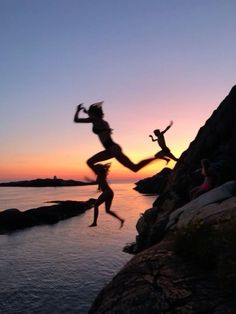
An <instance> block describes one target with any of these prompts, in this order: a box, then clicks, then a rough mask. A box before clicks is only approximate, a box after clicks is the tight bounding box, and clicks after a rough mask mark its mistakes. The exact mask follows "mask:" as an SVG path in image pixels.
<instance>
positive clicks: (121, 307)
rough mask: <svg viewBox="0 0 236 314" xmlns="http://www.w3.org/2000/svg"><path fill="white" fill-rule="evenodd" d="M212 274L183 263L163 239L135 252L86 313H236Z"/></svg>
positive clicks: (235, 304)
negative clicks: (139, 251) (140, 251)
mask: <svg viewBox="0 0 236 314" xmlns="http://www.w3.org/2000/svg"><path fill="white" fill-rule="evenodd" d="M235 309H236V299H235V298H234V294H233V293H232V291H231V290H227V289H225V288H224V289H223V288H222V287H221V286H220V285H219V282H218V281H217V278H216V277H215V274H214V273H210V272H209V271H208V272H207V273H206V272H205V271H201V270H199V269H196V268H195V267H193V265H191V264H188V263H186V262H183V260H182V259H181V258H180V257H179V256H177V255H176V254H175V253H174V252H173V250H172V241H171V239H166V240H165V241H163V242H161V243H160V244H157V245H155V246H153V247H152V248H149V249H147V250H145V251H143V252H142V253H139V254H138V255H136V256H135V257H134V258H133V259H132V260H131V261H130V262H129V263H128V264H127V265H126V266H125V267H124V268H123V269H122V270H121V271H120V272H119V273H118V275H116V276H115V277H114V278H113V280H112V281H111V282H110V283H109V284H108V285H107V286H106V287H105V288H104V289H103V290H102V291H101V292H100V293H99V295H98V297H97V298H96V300H95V302H94V303H93V305H92V307H91V309H90V311H89V313H90V314H95V313H99V314H100V313H104V314H105V313H107V314H108V313H119V314H122V313H124V314H146V313H148V314H149V313H150V314H151V313H153V314H158V313H161V314H162V313H168V314H190V313H209V314H222V313H225V314H226V313H227V314H235Z"/></svg>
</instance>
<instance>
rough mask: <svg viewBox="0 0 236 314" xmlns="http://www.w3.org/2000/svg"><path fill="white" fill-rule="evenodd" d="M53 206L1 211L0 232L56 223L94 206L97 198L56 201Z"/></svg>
mask: <svg viewBox="0 0 236 314" xmlns="http://www.w3.org/2000/svg"><path fill="white" fill-rule="evenodd" d="M52 203H57V204H55V205H52V206H43V207H38V208H32V209H29V210H26V211H24V212H22V211H20V210H18V209H16V208H11V209H6V210H5V211H3V212H0V234H4V233H9V232H13V231H16V230H19V229H25V228H29V227H33V226H38V225H45V224H55V223H57V222H58V221H60V220H64V219H68V218H71V217H74V216H77V215H79V214H82V213H84V212H85V211H86V210H88V209H90V208H92V207H93V205H94V203H95V199H89V200H88V201H85V202H79V201H55V202H52Z"/></svg>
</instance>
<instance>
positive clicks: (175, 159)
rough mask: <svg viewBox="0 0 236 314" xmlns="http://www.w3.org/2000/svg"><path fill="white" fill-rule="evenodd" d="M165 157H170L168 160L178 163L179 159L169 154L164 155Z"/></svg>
mask: <svg viewBox="0 0 236 314" xmlns="http://www.w3.org/2000/svg"><path fill="white" fill-rule="evenodd" d="M166 156H167V157H170V159H173V160H174V161H178V160H179V159H178V158H176V157H175V156H174V155H173V154H172V153H171V152H169V153H167V154H166Z"/></svg>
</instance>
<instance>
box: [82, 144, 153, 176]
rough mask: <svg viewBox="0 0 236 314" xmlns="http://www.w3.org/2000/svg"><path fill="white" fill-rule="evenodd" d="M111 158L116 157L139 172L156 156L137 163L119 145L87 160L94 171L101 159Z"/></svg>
mask: <svg viewBox="0 0 236 314" xmlns="http://www.w3.org/2000/svg"><path fill="white" fill-rule="evenodd" d="M111 158H116V160H118V161H119V162H120V163H121V164H122V165H123V166H125V167H126V168H128V169H130V170H132V171H133V172H137V171H139V170H140V169H142V168H143V167H145V166H146V165H148V164H149V163H150V162H152V161H154V160H155V159H156V158H154V157H151V158H147V159H144V160H141V161H140V162H138V163H137V164H135V163H133V162H132V161H131V160H130V159H129V158H128V157H127V156H126V155H125V154H123V152H122V150H121V148H120V147H119V146H118V145H115V146H114V147H111V148H110V149H107V150H104V151H102V152H100V153H97V154H96V155H94V156H92V157H91V158H89V159H88V160H87V164H88V166H89V167H90V168H91V169H92V170H93V171H94V165H95V164H96V163H98V162H100V161H104V160H108V159H111Z"/></svg>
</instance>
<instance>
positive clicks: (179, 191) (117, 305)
mask: <svg viewBox="0 0 236 314" xmlns="http://www.w3.org/2000/svg"><path fill="white" fill-rule="evenodd" d="M235 121H236V86H234V87H233V88H232V90H231V92H230V93H229V95H228V96H227V97H226V98H225V100H224V101H223V102H222V103H221V104H220V106H219V107H218V109H217V110H215V111H214V113H213V114H212V116H211V117H210V118H209V119H208V120H207V122H206V124H205V125H204V126H203V127H202V128H201V129H200V130H199V132H198V134H197V136H196V138H195V140H194V141H193V142H192V143H191V144H190V146H189V148H188V149H187V150H186V151H185V152H184V153H183V154H182V156H181V158H180V161H179V162H177V164H176V166H175V168H174V169H173V171H172V172H171V174H170V176H169V178H168V182H167V184H166V186H165V188H164V191H163V192H162V193H161V195H160V196H159V197H158V198H157V200H156V201H155V202H154V204H153V207H152V208H150V209H148V210H146V212H144V214H143V215H142V216H141V218H140V219H139V221H138V222H137V226H136V227H137V231H138V235H137V238H136V243H135V244H134V245H133V247H132V248H131V249H134V252H135V253H137V252H139V253H138V254H137V255H136V256H134V257H133V258H132V259H131V261H130V262H129V263H128V264H127V265H126V266H125V267H124V268H123V269H122V270H121V271H120V272H119V273H118V274H117V275H116V276H115V277H114V278H113V280H112V281H111V282H110V283H109V284H108V285H107V286H106V287H105V288H104V289H103V290H102V291H101V292H100V293H99V295H98V297H97V298H96V300H95V301H94V303H93V305H92V307H91V309H90V311H89V313H128V314H129V313H131V314H132V313H135V314H136V313H140V314H141V313H142V314H146V313H155V314H158V313H160V314H164V313H168V314H172V313H173V314H180V313H181V314H185V313H186V314H190V313H194V314H195V313H196V314H197V313H198V314H203V313H209V314H222V313H225V314H235V313H236V310H235V309H236V291H235V285H234V288H232V287H227V286H225V285H224V283H223V282H220V281H219V277H217V274H216V272H215V271H214V269H208V271H203V269H202V268H201V267H198V266H199V265H196V264H194V263H193V262H190V261H187V260H186V259H184V260H183V259H181V257H180V255H177V253H175V251H174V249H173V244H174V242H175V233H174V232H173V229H174V230H176V229H181V228H182V227H184V226H189V224H191V222H193V221H195V220H201V221H202V222H204V223H206V224H209V225H212V224H214V228H215V227H217V226H218V227H219V226H220V225H221V224H225V221H227V220H228V221H230V220H231V218H232V217H235V216H236V213H235V212H236V191H235V185H236V163H235V160H236V132H235ZM202 158H208V159H209V160H210V161H211V162H212V165H213V166H214V167H215V170H216V171H217V173H218V175H219V176H218V179H219V181H218V187H217V188H215V189H214V190H211V191H209V192H207V193H206V194H204V195H202V196H200V197H198V198H197V199H195V200H194V201H192V202H190V203H189V201H190V199H189V190H190V189H191V188H192V186H194V185H197V184H198V183H199V182H200V181H201V180H202V178H201V176H200V175H199V171H197V170H198V169H199V167H200V161H201V159H202ZM229 181H234V182H229ZM187 203H188V204H187ZM216 229H217V228H216ZM204 239H205V238H204ZM181 243H182V242H181ZM190 243H191V240H190ZM220 248H221V247H220ZM193 251H195V248H194V250H193ZM227 253H228V252H227ZM230 253H231V252H230ZM234 253H235V252H234ZM220 255H221V254H219V256H220ZM230 261H231V262H232V261H233V264H232V266H233V268H232V269H234V270H235V265H236V263H235V256H234V255H233V259H232V260H230ZM226 265H227V261H226ZM227 270H228V269H227ZM229 276H230V278H235V271H233V272H232V273H229Z"/></svg>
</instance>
